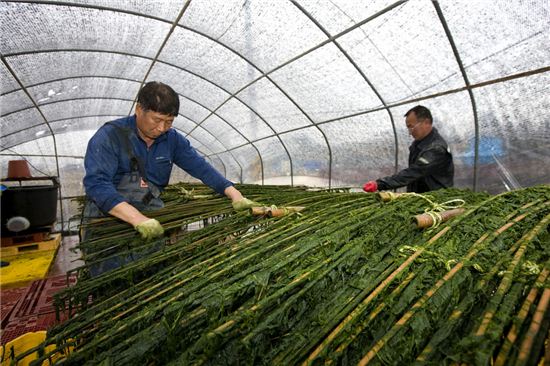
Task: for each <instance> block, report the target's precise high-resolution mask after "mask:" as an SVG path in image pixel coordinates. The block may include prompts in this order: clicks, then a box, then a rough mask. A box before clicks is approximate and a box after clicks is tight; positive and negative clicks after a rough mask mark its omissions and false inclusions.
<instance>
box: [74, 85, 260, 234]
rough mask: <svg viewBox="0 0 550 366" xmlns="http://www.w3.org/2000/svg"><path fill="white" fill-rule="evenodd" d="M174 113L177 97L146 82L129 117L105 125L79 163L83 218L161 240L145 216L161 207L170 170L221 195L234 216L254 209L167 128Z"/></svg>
mask: <svg viewBox="0 0 550 366" xmlns="http://www.w3.org/2000/svg"><path fill="white" fill-rule="evenodd" d="M178 112H179V98H178V95H177V94H176V92H175V91H174V90H173V89H172V88H171V87H170V86H168V85H166V84H163V83H160V82H149V83H147V84H145V86H144V87H143V88H142V89H141V90H140V91H139V93H138V98H137V105H136V110H135V114H134V115H133V116H129V117H125V118H120V119H117V120H114V121H111V122H107V123H106V124H105V125H103V126H102V127H101V128H100V129H99V130H98V131H97V132H96V133H95V135H94V136H93V137H92V138H91V139H90V141H89V143H88V148H87V150H86V156H85V158H84V167H85V169H86V175H85V177H84V187H85V189H86V195H87V196H88V202H87V205H86V207H85V209H84V214H83V216H84V217H86V218H93V217H101V216H105V215H107V214H109V215H112V216H115V217H117V218H119V219H121V220H124V221H125V222H127V223H129V224H130V225H132V226H133V227H134V228H135V229H136V230H137V231H138V232H139V233H140V234H141V236H142V237H143V238H145V239H151V238H154V237H157V236H161V235H162V234H163V233H164V229H163V228H162V226H161V224H160V223H159V222H158V221H157V220H155V219H151V218H149V217H147V216H146V215H145V214H146V212H145V211H147V210H154V209H159V208H162V207H163V205H164V204H163V202H162V201H161V200H160V198H159V196H160V192H161V191H162V190H163V189H164V187H166V185H167V184H168V181H169V179H170V173H171V171H172V165H173V164H176V165H177V166H179V167H180V168H182V169H183V170H185V171H186V172H188V173H189V174H191V175H192V176H193V177H195V178H198V179H200V180H201V181H202V182H203V183H205V184H206V185H208V186H209V187H211V188H212V189H214V190H215V191H216V192H218V193H220V194H225V195H226V196H227V197H228V198H230V199H231V200H232V203H233V207H234V208H235V210H244V209H247V208H250V207H252V206H253V205H254V204H255V203H254V202H253V201H250V200H248V199H246V198H244V197H243V196H242V194H241V193H240V192H239V191H238V190H237V189H236V188H235V187H234V186H233V183H231V182H230V181H228V180H227V179H225V178H224V177H223V176H222V175H221V174H220V173H219V172H218V171H216V170H215V169H214V168H213V167H212V166H211V165H210V164H209V163H208V162H206V160H205V159H204V158H203V157H201V156H200V155H199V154H198V153H197V152H196V151H195V149H194V148H193V147H191V145H190V143H189V141H188V140H187V139H186V138H185V137H184V136H183V135H181V134H180V133H178V132H177V131H176V130H174V129H172V128H171V127H172V123H173V121H174V119H175V117H176V116H177V115H178ZM142 211H143V212H142Z"/></svg>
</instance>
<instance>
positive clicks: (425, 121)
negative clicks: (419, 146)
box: [405, 105, 433, 140]
mask: <svg viewBox="0 0 550 366" xmlns="http://www.w3.org/2000/svg"><path fill="white" fill-rule="evenodd" d="M432 122H433V119H432V113H431V112H430V110H429V109H428V108H426V107H424V106H421V105H417V106H416V107H414V108H411V109H410V110H409V111H408V112H407V113H405V123H406V125H407V130H409V134H410V135H411V136H412V137H413V138H414V139H415V140H422V139H423V138H424V137H426V136H428V135H429V133H430V132H432Z"/></svg>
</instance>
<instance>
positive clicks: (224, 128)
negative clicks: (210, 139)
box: [201, 115, 247, 149]
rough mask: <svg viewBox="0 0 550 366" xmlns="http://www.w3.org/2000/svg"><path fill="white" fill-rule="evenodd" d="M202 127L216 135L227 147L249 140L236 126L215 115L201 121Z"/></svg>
mask: <svg viewBox="0 0 550 366" xmlns="http://www.w3.org/2000/svg"><path fill="white" fill-rule="evenodd" d="M201 127H202V128H203V129H205V130H206V131H209V132H210V133H211V134H212V135H213V136H215V137H216V139H217V140H218V141H220V143H222V144H223V146H224V148H225V149H231V148H233V147H236V146H239V145H242V144H244V143H246V142H247V141H246V139H245V138H244V137H243V136H242V135H241V134H240V133H239V132H238V131H237V130H236V129H235V128H233V127H232V126H231V125H230V124H228V123H227V122H226V121H224V120H222V119H221V118H220V117H218V116H215V115H211V116H210V117H208V118H207V119H206V120H205V121H204V122H203V123H201Z"/></svg>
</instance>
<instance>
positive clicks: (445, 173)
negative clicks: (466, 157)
mask: <svg viewBox="0 0 550 366" xmlns="http://www.w3.org/2000/svg"><path fill="white" fill-rule="evenodd" d="M405 118H406V119H405V122H406V124H407V129H408V130H409V134H411V136H412V137H413V138H414V142H413V143H412V145H411V146H410V147H409V167H408V168H406V169H403V170H401V171H400V172H398V173H397V174H394V175H391V176H388V177H384V178H380V179H377V180H375V181H370V182H367V183H365V185H364V186H363V190H364V191H365V192H376V191H377V190H388V189H395V188H399V187H403V186H407V192H416V193H422V192H427V191H433V190H436V189H440V188H448V187H452V186H453V177H454V165H453V156H452V154H451V151H450V150H449V147H448V146H447V142H445V140H444V139H443V137H441V135H440V134H439V132H438V131H437V129H436V128H435V127H433V126H432V122H433V120H432V114H431V112H430V110H429V109H428V108H426V107H424V106H421V105H418V106H416V107H414V108H412V109H411V110H409V111H408V112H407V113H405Z"/></svg>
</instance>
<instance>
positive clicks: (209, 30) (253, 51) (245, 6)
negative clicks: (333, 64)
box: [180, 0, 326, 72]
mask: <svg viewBox="0 0 550 366" xmlns="http://www.w3.org/2000/svg"><path fill="white" fill-rule="evenodd" d="M229 3H230V4H231V5H232V6H231V7H230V9H231V11H232V12H233V13H232V14H229V13H228V14H227V15H229V16H226V17H221V18H222V19H223V18H225V20H224V21H222V22H221V24H216V23H220V18H218V17H212V16H209V17H193V14H194V13H195V14H196V13H199V12H201V13H202V15H204V14H205V12H208V11H209V10H210V9H208V8H212V7H213V8H217V7H218V4H216V3H215V2H208V1H205V2H201V1H197V2H192V3H191V6H190V12H189V14H188V15H189V16H187V17H185V16H184V17H183V19H182V21H181V22H180V23H183V25H185V26H188V27H190V28H193V29H197V30H200V31H201V32H202V33H204V34H206V35H208V36H211V37H212V38H216V39H217V40H218V41H219V42H220V43H222V44H224V45H226V46H227V47H228V48H230V49H231V50H233V51H235V52H236V53H237V54H239V55H242V56H243V57H244V58H245V59H246V60H248V61H249V62H250V63H251V64H252V65H254V66H255V67H257V68H258V70H260V71H261V72H266V71H270V70H272V69H274V68H275V67H277V66H279V65H280V64H281V63H283V62H285V61H287V60H289V59H291V58H293V57H295V56H296V55H299V54H301V53H303V52H304V51H305V50H307V49H310V48H312V47H314V46H315V45H317V44H318V43H320V42H322V41H324V40H325V38H326V37H325V36H324V35H323V33H321V32H320V31H319V30H318V29H317V28H316V26H315V24H313V23H312V22H310V21H309V20H308V18H307V17H306V16H305V15H304V14H303V13H302V12H301V11H300V10H299V9H298V8H297V7H296V6H294V5H293V4H292V3H291V2H290V1H266V0H256V1H243V0H236V1H235V0H233V1H229ZM195 6H198V7H200V8H201V9H200V10H199V9H197V10H193V7H195ZM222 6H223V7H226V6H227V5H222ZM214 24H216V25H214ZM220 28H221V29H223V33H220V32H219V31H218V29H220ZM289 39H292V42H289V41H288V40H289Z"/></svg>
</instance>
